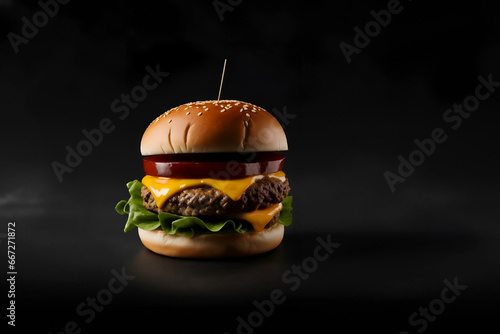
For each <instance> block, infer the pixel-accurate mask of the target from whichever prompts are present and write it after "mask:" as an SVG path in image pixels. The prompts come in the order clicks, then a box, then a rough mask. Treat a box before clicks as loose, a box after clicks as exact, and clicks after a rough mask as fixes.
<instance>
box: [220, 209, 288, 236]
mask: <svg viewBox="0 0 500 334" xmlns="http://www.w3.org/2000/svg"><path fill="white" fill-rule="evenodd" d="M281 209H283V205H282V204H281V203H277V204H273V205H271V206H269V207H267V208H265V209H262V210H257V211H252V212H240V213H233V214H231V215H229V218H237V219H243V220H246V221H247V222H249V223H250V224H252V226H253V229H254V230H255V231H257V232H260V231H262V230H263V229H264V227H266V225H267V223H269V221H270V220H271V219H272V218H273V217H274V215H275V214H277V213H278V212H280V211H281Z"/></svg>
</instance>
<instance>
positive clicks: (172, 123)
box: [141, 100, 288, 156]
mask: <svg viewBox="0 0 500 334" xmlns="http://www.w3.org/2000/svg"><path fill="white" fill-rule="evenodd" d="M286 150H288V145H287V140H286V136H285V132H284V131H283V128H282V127H281V125H280V124H279V122H278V121H277V120H276V118H274V117H273V116H272V115H271V114H270V113H268V112H267V111H266V110H264V109H262V108H260V107H258V106H256V105H254V104H251V103H246V102H242V101H236V100H220V101H215V100H214V101H199V102H191V103H186V104H183V105H180V106H178V107H175V108H172V109H170V110H168V111H166V112H165V113H163V114H162V115H160V116H158V117H157V118H156V119H155V120H154V121H153V122H151V124H150V125H149V126H148V128H147V129H146V131H145V132H144V135H143V136H142V141H141V153H142V155H145V156H146V155H154V154H172V153H216V152H254V151H257V152H264V151H286Z"/></svg>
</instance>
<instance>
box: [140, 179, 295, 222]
mask: <svg viewBox="0 0 500 334" xmlns="http://www.w3.org/2000/svg"><path fill="white" fill-rule="evenodd" d="M264 177H269V178H272V179H278V180H281V181H282V182H285V179H286V177H285V173H283V172H282V171H279V172H276V173H270V174H263V175H254V176H249V177H245V178H242V179H235V180H217V179H210V178H205V179H176V178H170V177H161V176H158V177H157V176H151V175H146V176H144V178H143V179H142V184H143V185H145V186H146V187H147V188H148V189H149V191H151V194H152V195H153V198H154V200H155V202H156V206H158V207H159V208H161V207H162V206H163V204H165V202H166V201H167V200H168V199H169V198H170V197H172V196H173V195H175V194H176V193H178V192H180V191H182V190H184V189H187V188H191V187H196V186H202V185H208V186H211V187H214V188H215V189H218V190H220V191H221V192H223V193H224V194H226V195H228V196H229V197H230V198H231V199H232V200H233V201H237V200H239V199H240V197H241V195H243V193H244V192H245V190H246V189H247V188H248V187H249V186H251V185H252V184H253V183H254V182H256V181H257V180H260V179H262V178H264ZM282 208H283V205H281V203H277V204H274V205H271V206H269V207H268V208H266V209H263V210H257V211H252V212H241V213H236V214H232V215H229V216H228V218H236V219H243V220H246V221H248V222H249V223H250V224H252V226H253V228H254V230H255V231H258V232H259V231H262V230H263V229H264V227H265V226H266V225H267V223H269V221H270V220H271V218H273V217H274V215H276V214H277V213H278V212H280V211H281V209H282Z"/></svg>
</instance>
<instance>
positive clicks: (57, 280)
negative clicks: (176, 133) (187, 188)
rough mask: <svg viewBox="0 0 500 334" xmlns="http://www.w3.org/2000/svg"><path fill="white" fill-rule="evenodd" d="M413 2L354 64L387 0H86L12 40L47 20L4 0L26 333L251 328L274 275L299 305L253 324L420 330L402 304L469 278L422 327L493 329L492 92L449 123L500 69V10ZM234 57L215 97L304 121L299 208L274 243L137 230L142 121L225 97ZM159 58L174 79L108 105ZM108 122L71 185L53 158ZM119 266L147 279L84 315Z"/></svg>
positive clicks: (7, 167) (296, 167)
mask: <svg viewBox="0 0 500 334" xmlns="http://www.w3.org/2000/svg"><path fill="white" fill-rule="evenodd" d="M401 6H402V7H403V10H402V11H401V12H400V13H399V14H397V15H393V16H392V19H391V22H390V23H389V25H388V26H387V27H385V28H382V29H381V32H380V33H379V34H378V35H377V36H375V37H373V38H372V39H371V41H370V43H369V44H368V45H367V46H366V47H365V48H363V49H362V50H361V51H360V53H359V54H353V55H352V61H351V63H350V64H348V62H347V61H346V58H345V57H344V55H343V53H342V51H341V49H340V47H339V44H340V43H341V42H347V43H349V44H353V43H354V42H353V39H354V36H355V31H354V30H353V29H354V27H356V26H357V27H360V28H361V29H363V27H364V26H365V24H366V23H367V22H369V21H371V20H373V17H372V16H371V15H370V11H371V10H375V11H379V10H382V9H385V8H387V1H378V2H368V1H365V2H363V1H344V2H341V3H338V2H335V3H331V2H327V1H314V2H307V3H306V2H298V1H297V2H293V1H273V2H270V1H267V2H266V1H248V0H247V1H243V2H241V4H239V5H236V6H234V8H233V10H232V11H226V12H225V13H224V14H223V16H224V20H223V21H221V20H220V18H219V15H218V13H217V11H216V9H215V8H214V6H213V3H212V2H211V1H196V2H195V1H165V2H161V4H160V2H146V1H141V2H138V1H121V2H116V3H111V2H106V3H104V2H93V3H89V2H82V1H71V2H70V3H69V4H66V5H60V8H59V12H58V13H57V15H55V16H54V17H53V18H50V19H49V21H48V23H47V24H46V25H45V26H43V27H41V28H40V29H39V32H38V34H36V36H34V37H33V38H31V39H29V42H28V43H27V44H21V45H20V46H19V53H18V54H16V53H15V52H14V50H13V48H12V46H11V43H10V42H9V39H8V37H7V35H8V34H9V33H10V32H13V33H16V34H21V29H22V27H23V24H24V23H23V21H22V17H24V16H25V17H27V18H28V19H29V20H30V21H32V17H33V15H34V14H35V13H36V12H37V11H39V10H40V7H39V5H38V4H36V3H35V2H34V1H32V2H28V1H13V0H0V31H1V32H2V34H1V35H2V38H1V40H0V92H1V95H0V96H1V98H0V111H1V120H2V121H1V124H2V132H1V148H2V152H1V153H2V154H1V159H2V160H1V162H2V163H1V167H0V168H1V174H2V178H1V180H0V185H1V188H0V217H1V220H2V221H3V222H2V226H4V227H3V229H2V231H0V233H2V235H1V236H2V239H0V240H1V241H2V242H1V245H2V247H1V248H2V252H4V254H6V253H7V247H6V245H7V240H6V239H5V236H6V235H5V234H6V233H7V226H6V225H7V223H8V222H9V221H15V222H16V269H17V271H18V275H17V280H16V305H17V309H16V311H17V313H16V316H17V317H16V320H17V322H16V323H17V326H16V328H15V330H17V331H18V332H22V330H26V329H28V328H29V329H32V330H34V329H36V331H37V332H44V333H48V332H52V333H59V332H61V331H63V330H64V327H65V325H66V324H67V323H68V322H69V321H75V322H76V323H77V325H78V326H79V329H80V330H81V331H82V332H83V333H85V332H86V333H94V332H115V331H123V332H147V331H153V330H162V331H165V332H171V333H194V332H200V331H203V332H214V333H224V332H226V331H227V332H229V333H236V332H237V326H238V322H237V317H239V316H241V317H242V318H245V319H247V316H248V315H249V314H250V313H251V312H254V311H255V310H256V308H255V306H254V305H253V304H252V303H253V301H255V300H257V301H261V300H263V299H266V298H269V294H270V292H271V291H272V290H273V289H280V290H282V291H283V292H284V294H285V297H286V301H285V302H284V303H283V304H281V305H276V306H275V309H274V312H273V314H271V315H270V316H269V317H266V318H265V319H264V321H263V323H262V325H260V326H258V328H255V329H253V330H254V332H255V333H268V332H269V333H275V332H280V333H281V332H284V333H288V332H290V333H291V332H304V331H310V332H312V333H316V332H320V331H324V332H332V333H334V332H338V333H367V332H368V333H369V332H384V333H400V331H408V332H410V333H416V332H417V329H421V327H420V326H411V325H410V324H409V323H408V317H409V316H410V315H411V314H412V313H413V312H418V309H419V307H426V306H427V307H428V305H429V303H430V302H431V301H433V300H434V299H436V298H440V294H441V291H442V289H443V288H444V287H445V285H444V283H443V281H444V280H446V279H447V280H449V281H451V282H453V279H454V278H455V277H457V278H458V282H459V283H460V284H462V285H467V289H466V290H465V291H463V293H462V294H461V295H460V296H459V297H458V298H457V299H456V301H454V302H453V303H451V304H448V305H446V309H445V310H444V312H443V313H442V314H440V315H438V316H437V317H436V319H435V321H432V322H429V323H428V326H427V328H426V329H425V332H426V333H479V332H481V333H487V332H491V331H492V329H493V328H495V327H496V326H495V322H494V318H495V317H496V316H497V314H498V307H497V305H496V303H497V301H498V298H499V297H500V289H499V280H500V270H499V259H500V256H499V254H500V246H499V233H500V228H499V227H498V221H499V219H498V218H499V212H498V210H499V209H498V207H499V206H498V200H499V195H498V186H499V177H498V173H497V170H498V166H499V154H498V148H497V147H498V135H497V133H498V125H499V124H498V117H496V116H497V113H498V110H499V104H500V101H499V99H500V97H499V95H498V94H499V93H498V92H494V93H493V94H491V96H490V97H489V98H488V99H486V100H485V101H482V102H481V103H480V106H479V108H478V110H477V111H475V112H473V113H472V115H471V116H470V117H469V118H468V119H465V120H464V121H463V123H462V125H461V127H459V128H458V129H456V130H452V129H451V128H450V124H447V123H445V122H444V121H443V113H444V112H445V110H446V109H448V108H451V107H452V106H453V104H454V103H462V102H463V101H464V99H465V98H466V97H467V96H469V95H473V94H474V92H475V88H476V86H477V85H478V84H479V81H478V79H477V78H478V76H483V77H485V78H486V77H487V76H488V75H489V74H491V75H492V78H493V80H494V81H500V62H499V61H498V59H499V58H500V45H499V40H498V35H499V32H500V29H499V28H500V27H499V25H500V23H499V21H498V11H496V10H495V9H494V8H493V7H492V5H491V4H490V2H487V1H475V2H473V3H472V2H471V3H467V2H463V3H458V2H445V3H443V2H440V4H436V3H435V2H426V1H402V2H401ZM224 58H228V65H227V69H226V76H225V81H224V88H223V92H222V98H228V99H239V100H243V101H248V102H252V103H255V104H257V105H259V106H262V107H263V108H266V109H267V110H268V111H272V110H278V111H280V112H282V113H283V111H284V110H286V112H287V113H288V114H289V115H292V116H294V118H293V119H292V118H288V119H285V122H283V123H282V125H283V126H284V128H285V132H286V134H287V137H288V141H289V147H290V150H289V152H287V154H286V157H287V158H286V164H285V171H286V173H287V176H288V178H289V179H290V182H291V186H292V193H291V195H293V196H294V211H293V214H294V222H293V224H292V225H291V226H290V227H289V228H287V230H286V236H285V239H284V241H283V243H282V245H281V246H280V247H279V248H278V249H277V250H276V251H274V252H271V253H269V254H266V255H263V256H258V257H254V258H250V259H242V260H232V261H226V260H224V261H193V260H188V261H186V260H178V259H170V258H165V257H160V256H157V255H154V254H153V253H151V252H149V251H147V250H146V249H144V247H143V246H142V245H141V244H140V241H139V239H138V237H137V235H136V233H135V232H130V233H128V234H123V233H122V230H123V226H124V223H125V217H123V216H119V215H118V214H116V212H115V211H114V206H115V204H116V202H118V201H119V200H121V199H125V198H127V197H128V193H127V191H126V188H125V184H126V182H127V181H129V180H132V179H140V178H141V177H142V175H143V172H142V166H141V156H140V152H139V143H140V138H141V135H142V133H143V131H144V130H145V128H146V127H147V125H148V124H149V122H151V121H152V120H153V119H154V118H155V117H156V116H158V115H159V114H161V113H162V112H164V111H165V110H167V109H169V108H171V107H174V106H177V105H179V104H183V103H186V102H190V101H197V100H206V99H214V98H216V97H217V93H218V89H219V80H220V74H221V69H222V64H223V60H224ZM158 64H159V65H158ZM157 65H158V66H159V67H160V69H161V70H162V71H165V72H169V73H170V74H169V76H168V77H167V78H165V80H164V81H163V82H162V83H161V84H160V85H159V86H158V88H156V89H155V90H153V91H150V92H148V96H147V98H145V100H144V101H142V102H140V103H139V105H138V106H137V107H136V108H134V109H131V110H130V114H129V116H128V117H126V118H125V119H123V120H121V119H120V118H119V117H118V116H119V115H118V114H116V113H113V111H112V109H111V103H112V102H113V101H114V100H115V99H117V98H120V96H121V94H129V93H130V91H131V90H132V89H133V88H134V87H135V86H137V85H140V84H142V78H143V77H144V76H145V75H146V73H147V72H146V70H145V68H146V67H147V66H150V67H152V68H155V67H156V66H157ZM103 118H109V119H111V120H112V122H113V125H114V126H115V128H114V131H113V132H112V133H109V134H105V135H104V136H103V140H102V142H101V143H100V144H99V145H98V146H96V147H94V148H93V149H92V153H91V154H89V155H88V156H87V157H84V158H83V161H82V162H81V164H79V165H78V166H76V167H75V168H74V170H73V171H72V172H71V173H65V174H64V176H63V182H59V180H58V178H57V177H56V175H55V173H54V171H53V168H52V166H51V164H52V163H53V162H54V161H58V162H61V163H64V159H65V157H66V149H65V147H66V146H67V145H69V146H70V147H73V148H75V147H76V145H77V144H78V142H79V141H81V140H82V139H84V136H83V135H82V130H84V129H86V130H91V129H93V128H96V127H98V125H99V122H100V121H101V120H102V119H103ZM282 121H283V120H282ZM437 127H440V128H443V129H444V130H445V132H446V134H447V136H448V137H447V140H446V141H445V142H444V143H442V144H438V145H437V147H436V150H435V152H434V154H432V155H431V156H430V157H427V158H426V160H425V162H424V163H423V164H422V165H421V166H419V167H417V168H416V169H415V172H414V173H413V174H412V175H411V176H409V177H408V178H407V180H406V181H405V182H404V183H398V184H397V185H396V190H395V191H394V192H391V190H390V188H389V186H388V184H387V182H386V180H385V178H384V172H386V171H387V170H389V171H391V172H394V173H396V172H397V168H398V164H399V161H398V156H399V155H402V156H404V157H408V155H409V154H410V152H412V151H413V150H415V149H416V146H415V144H414V143H413V142H414V140H415V139H419V140H423V139H424V138H429V137H430V134H431V132H432V130H433V129H434V128H437ZM328 235H331V240H332V241H334V242H337V243H340V244H341V246H340V247H339V248H338V249H337V250H336V251H335V253H334V254H332V256H331V257H330V258H329V259H328V260H326V261H325V262H321V263H319V265H318V268H317V269H316V270H314V271H313V272H312V273H310V275H309V277H308V278H307V279H304V280H301V281H300V287H298V289H297V290H296V291H291V289H290V288H291V284H287V283H285V282H284V281H283V279H282V275H283V274H284V273H286V272H287V270H289V269H290V268H291V266H292V265H294V264H295V265H299V264H301V262H302V260H303V259H304V258H306V257H308V256H312V255H313V251H314V249H315V247H316V245H317V242H316V238H318V237H321V238H323V239H326V238H327V236H328ZM2 258H3V259H5V261H6V256H2ZM4 265H5V266H4ZM2 267H3V268H5V272H7V264H6V262H4V264H2ZM123 267H125V270H126V272H127V274H129V275H133V276H135V278H134V279H133V280H131V281H130V282H129V284H128V285H127V286H126V287H125V289H124V290H123V292H121V293H118V294H116V295H113V299H112V301H111V302H110V303H109V304H108V305H106V306H105V307H104V309H103V310H102V311H101V312H98V313H96V315H95V319H93V320H92V321H90V323H88V324H87V323H86V322H85V320H86V319H87V317H82V316H80V315H79V314H77V312H76V309H77V306H78V305H79V304H80V303H82V302H85V301H86V299H87V297H95V296H96V294H98V292H99V291H100V290H101V289H104V288H106V287H107V285H108V282H109V281H110V279H111V278H112V277H113V274H112V270H117V271H119V272H120V271H121V270H122V268H123ZM2 281H3V282H2V292H1V294H2V295H5V294H6V293H7V290H8V287H7V285H6V284H5V281H4V280H2ZM7 303H8V301H6V302H5V303H4V304H3V305H2V309H3V310H5V308H6V307H7V305H8V304H7ZM3 312H7V311H3ZM2 318H3V319H4V320H2V321H3V322H5V323H6V322H7V320H6V317H5V316H4V315H2ZM2 325H4V324H2ZM490 328H492V329H491V330H490ZM9 329H10V330H13V328H9Z"/></svg>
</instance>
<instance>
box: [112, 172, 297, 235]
mask: <svg viewBox="0 0 500 334" xmlns="http://www.w3.org/2000/svg"><path fill="white" fill-rule="evenodd" d="M127 188H128V191H129V193H130V198H129V200H128V201H125V200H123V201H120V202H119V203H118V204H117V205H116V208H115V209H116V211H117V212H118V213H119V214H121V215H125V214H127V215H128V219H127V223H126V224H125V229H124V231H125V232H128V231H130V230H132V229H134V228H135V227H138V228H140V229H143V230H146V231H151V230H154V229H157V228H158V227H161V228H162V229H163V231H164V232H165V233H168V234H182V235H185V236H188V237H192V236H193V235H194V234H195V233H200V232H207V231H210V232H218V231H220V230H222V229H225V230H232V231H235V232H238V233H245V232H246V228H245V227H243V224H242V223H241V222H240V221H234V220H231V219H227V220H224V219H222V220H216V219H207V218H204V219H200V218H198V217H187V216H179V215H174V214H172V213H167V212H160V213H159V214H158V213H156V212H153V211H149V210H148V209H146V208H145V207H144V206H143V205H142V197H141V188H142V183H141V182H140V181H138V180H134V181H131V182H129V183H127ZM282 204H283V209H282V210H281V214H280V217H279V219H278V222H279V223H281V224H283V225H285V226H288V225H290V224H291V223H292V214H291V213H290V211H291V210H292V197H291V196H288V197H287V198H285V199H284V200H283V202H282Z"/></svg>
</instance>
